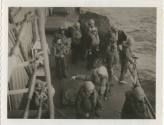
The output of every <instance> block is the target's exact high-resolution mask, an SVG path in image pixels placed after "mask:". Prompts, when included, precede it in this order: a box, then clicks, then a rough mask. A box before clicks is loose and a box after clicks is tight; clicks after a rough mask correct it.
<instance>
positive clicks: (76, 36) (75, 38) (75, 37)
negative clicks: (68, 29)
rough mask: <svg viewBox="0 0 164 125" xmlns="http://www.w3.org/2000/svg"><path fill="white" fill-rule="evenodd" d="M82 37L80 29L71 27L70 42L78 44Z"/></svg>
mask: <svg viewBox="0 0 164 125" xmlns="http://www.w3.org/2000/svg"><path fill="white" fill-rule="evenodd" d="M81 37H82V34H81V31H80V29H76V28H73V30H72V42H73V43H76V44H79V43H80V39H81Z"/></svg>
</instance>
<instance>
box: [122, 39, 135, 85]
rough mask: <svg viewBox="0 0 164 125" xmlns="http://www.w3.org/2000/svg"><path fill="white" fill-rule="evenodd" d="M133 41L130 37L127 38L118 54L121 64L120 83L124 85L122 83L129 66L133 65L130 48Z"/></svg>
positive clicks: (124, 82)
mask: <svg viewBox="0 0 164 125" xmlns="http://www.w3.org/2000/svg"><path fill="white" fill-rule="evenodd" d="M133 42H134V40H133V39H132V38H131V37H128V38H127V40H126V41H123V45H122V51H121V53H120V62H121V75H120V80H119V81H120V83H121V84H126V83H127V82H126V81H124V78H125V75H126V73H127V71H128V69H129V65H130V64H133V63H134V59H133V57H134V55H133V54H132V50H131V46H132V43H133Z"/></svg>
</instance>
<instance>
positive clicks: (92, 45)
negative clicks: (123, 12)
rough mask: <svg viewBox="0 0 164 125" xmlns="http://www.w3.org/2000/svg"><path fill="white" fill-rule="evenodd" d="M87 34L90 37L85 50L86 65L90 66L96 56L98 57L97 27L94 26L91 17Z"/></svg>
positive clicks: (98, 39)
mask: <svg viewBox="0 0 164 125" xmlns="http://www.w3.org/2000/svg"><path fill="white" fill-rule="evenodd" d="M88 35H89V38H90V42H89V49H88V52H87V60H88V64H87V67H88V68H92V66H93V62H94V61H95V59H96V58H98V54H99V44H100V38H99V34H98V29H97V27H96V26H95V21H94V20H93V19H90V20H89V23H88Z"/></svg>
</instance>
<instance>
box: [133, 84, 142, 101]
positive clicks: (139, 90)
mask: <svg viewBox="0 0 164 125" xmlns="http://www.w3.org/2000/svg"><path fill="white" fill-rule="evenodd" d="M133 92H134V95H135V97H136V98H137V99H138V100H143V99H144V97H145V93H144V90H143V89H142V88H141V87H140V86H137V87H135V88H134V90H133Z"/></svg>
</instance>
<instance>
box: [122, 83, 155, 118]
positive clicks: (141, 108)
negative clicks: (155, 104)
mask: <svg viewBox="0 0 164 125" xmlns="http://www.w3.org/2000/svg"><path fill="white" fill-rule="evenodd" d="M125 96H126V99H125V102H124V105H123V108H122V113H121V118H122V119H150V118H153V114H152V113H151V112H150V109H149V106H148V104H147V103H146V99H145V93H144V91H143V89H142V88H141V87H140V86H138V85H135V86H134V88H133V89H132V90H129V91H127V92H126V94H125Z"/></svg>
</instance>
